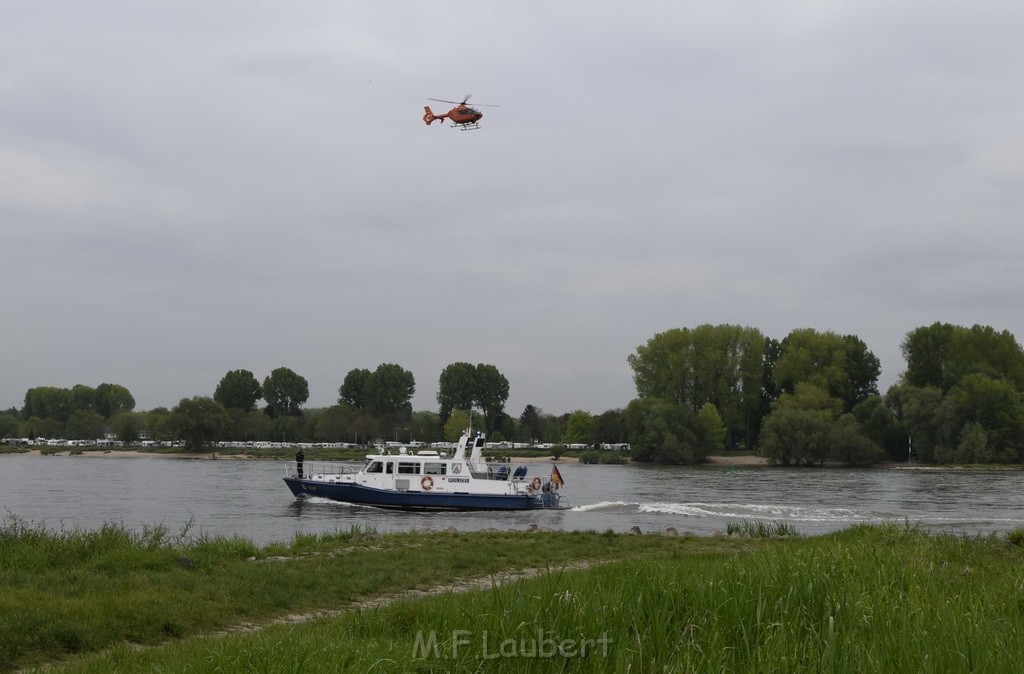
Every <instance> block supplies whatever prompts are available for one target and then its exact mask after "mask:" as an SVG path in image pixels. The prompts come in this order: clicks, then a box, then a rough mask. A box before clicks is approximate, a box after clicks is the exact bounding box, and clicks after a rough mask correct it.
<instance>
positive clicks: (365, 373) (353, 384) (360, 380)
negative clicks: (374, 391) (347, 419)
mask: <svg viewBox="0 0 1024 674" xmlns="http://www.w3.org/2000/svg"><path fill="white" fill-rule="evenodd" d="M369 378H370V371H369V370H366V369H359V368H356V369H354V370H349V371H348V374H346V375H345V380H344V381H343V382H342V383H341V387H340V388H339V389H338V402H340V403H341V404H342V405H348V406H349V407H351V408H353V409H357V410H363V409H366V380H367V379H369Z"/></svg>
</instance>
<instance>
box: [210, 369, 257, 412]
mask: <svg viewBox="0 0 1024 674" xmlns="http://www.w3.org/2000/svg"><path fill="white" fill-rule="evenodd" d="M262 397H263V387H262V386H260V382H259V380H257V379H256V376H255V375H254V374H253V373H252V372H250V371H249V370H231V371H230V372H228V373H227V374H225V375H224V376H223V377H222V378H221V380H220V383H219V384H217V389H216V390H215V391H214V393H213V399H214V400H216V401H217V402H219V403H220V404H221V405H223V406H224V408H225V409H229V410H242V411H243V412H250V411H252V410H253V409H255V408H256V401H257V400H259V399H260V398H262Z"/></svg>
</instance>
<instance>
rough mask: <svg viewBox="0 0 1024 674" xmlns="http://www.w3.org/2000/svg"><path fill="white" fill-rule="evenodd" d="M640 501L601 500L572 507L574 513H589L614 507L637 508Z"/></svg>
mask: <svg viewBox="0 0 1024 674" xmlns="http://www.w3.org/2000/svg"><path fill="white" fill-rule="evenodd" d="M639 505H640V504H639V503H626V502H625V501H601V502H600V503H589V504H587V505H580V506H575V507H573V508H571V509H570V510H571V511H572V512H574V513H589V512H594V511H595V510H610V509H612V508H635V507H637V506H639Z"/></svg>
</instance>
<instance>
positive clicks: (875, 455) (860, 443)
mask: <svg viewBox="0 0 1024 674" xmlns="http://www.w3.org/2000/svg"><path fill="white" fill-rule="evenodd" d="M828 450H829V456H830V457H832V458H833V459H836V460H837V461H843V462H845V463H847V464H848V465H850V466H868V465H871V464H874V463H878V462H879V461H881V460H882V459H883V458H884V457H885V452H884V451H882V448H881V447H879V446H878V445H877V444H876V443H875V442H874V441H872V440H871V439H870V438H868V437H867V436H865V435H864V434H863V433H861V428H860V423H859V422H858V421H857V419H856V417H855V416H854V415H853V414H850V413H847V414H844V415H842V416H841V417H839V418H838V419H836V421H835V423H833V424H832V427H831V428H830V429H829V431H828Z"/></svg>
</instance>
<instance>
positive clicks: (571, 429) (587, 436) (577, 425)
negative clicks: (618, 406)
mask: <svg viewBox="0 0 1024 674" xmlns="http://www.w3.org/2000/svg"><path fill="white" fill-rule="evenodd" d="M562 441H563V442H564V443H565V444H583V445H592V444H594V416H593V415H592V414H591V413H590V412H587V411H584V410H575V411H573V412H570V413H569V419H568V421H566V424H565V436H564V437H563V438H562Z"/></svg>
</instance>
